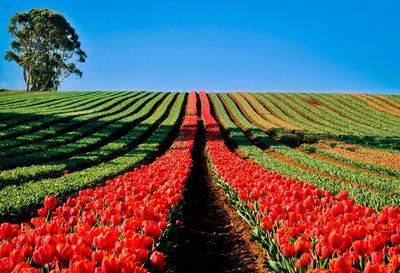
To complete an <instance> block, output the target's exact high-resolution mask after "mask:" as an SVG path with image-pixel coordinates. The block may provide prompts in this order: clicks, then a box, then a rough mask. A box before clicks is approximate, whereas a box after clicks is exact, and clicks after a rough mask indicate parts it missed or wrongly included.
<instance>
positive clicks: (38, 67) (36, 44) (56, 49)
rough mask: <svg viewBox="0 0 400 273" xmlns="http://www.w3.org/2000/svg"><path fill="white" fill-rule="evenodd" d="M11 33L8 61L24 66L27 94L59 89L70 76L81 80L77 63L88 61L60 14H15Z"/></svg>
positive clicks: (42, 12) (32, 10) (73, 31)
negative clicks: (10, 48) (74, 60)
mask: <svg viewBox="0 0 400 273" xmlns="http://www.w3.org/2000/svg"><path fill="white" fill-rule="evenodd" d="M8 31H9V32H10V33H11V36H12V38H13V40H12V42H11V47H12V50H10V51H7V53H6V56H5V58H6V60H8V61H15V62H16V63H17V64H18V65H19V66H21V67H22V72H23V77H24V81H25V90H26V91H47V90H57V89H58V88H59V86H60V84H61V82H62V81H64V80H65V79H67V78H68V77H70V76H71V75H78V76H79V77H82V71H80V70H79V69H78V68H77V66H76V64H75V63H74V62H73V61H72V59H73V58H74V57H77V61H78V62H85V61H86V57H87V56H86V53H85V52H84V51H83V50H82V49H81V48H80V47H81V44H80V42H79V37H78V35H77V34H76V33H75V30H74V28H72V27H71V25H70V24H69V23H68V22H67V20H66V19H65V18H64V16H62V15H61V14H60V13H58V12H54V11H51V10H49V9H45V8H44V9H37V8H34V9H31V10H29V11H27V12H23V13H17V14H15V15H14V16H13V17H12V18H11V20H10V25H9V28H8Z"/></svg>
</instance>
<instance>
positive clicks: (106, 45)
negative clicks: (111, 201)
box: [0, 0, 400, 93]
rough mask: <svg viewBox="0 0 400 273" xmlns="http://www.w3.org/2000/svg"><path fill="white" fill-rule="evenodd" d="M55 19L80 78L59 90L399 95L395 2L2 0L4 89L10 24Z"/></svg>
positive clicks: (399, 21)
mask: <svg viewBox="0 0 400 273" xmlns="http://www.w3.org/2000/svg"><path fill="white" fill-rule="evenodd" d="M33 7H47V8H49V9H52V10H56V11H59V12H61V13H62V14H63V15H64V16H65V17H66V18H67V20H68V21H69V22H70V23H71V25H72V26H73V27H74V28H75V29H76V31H77V33H78V34H79V36H80V40H81V43H82V49H83V50H85V51H86V53H87V55H88V59H87V63H85V64H83V65H80V68H81V70H82V71H83V78H82V79H79V78H74V79H70V80H68V81H66V82H65V83H63V84H62V86H61V88H62V89H63V90H155V91H156V90H157V91H158V90H160V91H162V90H169V91H170V90H177V91H184V90H192V89H196V90H199V89H205V90H208V91H234V90H236V91H237V90H240V91H244V90H246V91H341V92H349V91H359V92H360V91H362V92H386V93H400V92H399V91H400V18H399V16H400V1H395V0H393V1H369V0H364V1H341V0H337V1H320V0H315V1H294V0H293V1H290V0H287V1H277V0H273V1H267V0H265V1H251V0H249V1H244V0H243V1H232V0H227V1H224V0H223V1H217V0H214V1H211V0H210V1H209V0H202V1H190V0H182V1H175V0H168V1H166V0H164V1H156V0H153V1H132V0H131V1H128V0H124V1H122V0H113V1H103V0H98V1H92V0H85V1H76V0H56V1H55V0H18V1H16V0H0V12H1V15H0V87H6V88H22V87H23V80H22V73H21V70H20V69H19V68H18V67H17V65H16V64H14V63H8V62H6V61H5V60H4V57H3V56H4V54H5V52H6V50H7V49H9V47H10V45H9V44H10V36H9V34H8V32H7V25H8V22H9V18H11V16H12V15H13V14H14V13H16V12H22V11H27V10H28V9H30V8H33Z"/></svg>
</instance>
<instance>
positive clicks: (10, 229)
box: [0, 223, 18, 240]
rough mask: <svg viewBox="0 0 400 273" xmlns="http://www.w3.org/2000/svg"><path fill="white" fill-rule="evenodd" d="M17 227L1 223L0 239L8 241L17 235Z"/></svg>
mask: <svg viewBox="0 0 400 273" xmlns="http://www.w3.org/2000/svg"><path fill="white" fill-rule="evenodd" d="M17 227H18V225H12V224H9V223H3V224H1V226H0V239H5V240H10V239H12V238H13V237H14V236H15V235H17V233H18V228H17Z"/></svg>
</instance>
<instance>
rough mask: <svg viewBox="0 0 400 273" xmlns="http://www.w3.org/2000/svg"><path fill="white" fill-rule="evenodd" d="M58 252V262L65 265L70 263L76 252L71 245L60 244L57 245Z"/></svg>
mask: <svg viewBox="0 0 400 273" xmlns="http://www.w3.org/2000/svg"><path fill="white" fill-rule="evenodd" d="M56 250H57V253H56V254H57V258H58V260H59V261H60V262H62V263H65V264H67V263H69V261H70V260H71V258H72V256H73V254H74V250H73V248H72V247H71V246H70V245H65V244H59V245H57V247H56Z"/></svg>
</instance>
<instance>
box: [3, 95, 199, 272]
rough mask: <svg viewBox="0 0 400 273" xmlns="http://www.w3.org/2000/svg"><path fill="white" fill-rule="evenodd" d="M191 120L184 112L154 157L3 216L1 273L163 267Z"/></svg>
mask: <svg viewBox="0 0 400 273" xmlns="http://www.w3.org/2000/svg"><path fill="white" fill-rule="evenodd" d="M191 103H194V104H195V103H196V101H195V100H191ZM196 125H197V116H194V115H188V116H186V117H185V120H184V122H183V126H182V128H181V131H180V134H179V136H178V138H177V139H176V140H175V141H174V143H173V144H172V146H171V148H170V149H169V150H168V151H167V152H166V153H165V154H164V155H162V156H160V157H159V158H157V159H156V160H155V161H154V162H153V163H151V164H149V165H144V166H142V167H140V168H136V169H135V170H134V171H133V172H128V173H125V174H124V175H121V176H118V177H117V178H115V179H113V180H109V181H107V182H106V185H105V186H103V187H99V188H96V189H86V190H82V191H80V192H79V195H78V196H77V197H75V198H69V199H68V200H67V201H66V202H65V203H64V204H62V205H60V206H58V207H56V204H57V200H56V199H55V198H54V197H51V196H48V197H46V199H45V201H44V204H45V207H44V208H41V209H39V210H38V214H39V216H38V217H35V218H32V219H31V221H30V224H28V223H24V224H21V225H12V224H9V223H2V224H1V226H0V272H52V273H56V272H63V273H69V272H79V273H85V272H87V273H91V272H96V273H100V272H104V273H109V272H112V273H116V272H117V273H118V272H126V273H128V272H147V271H148V269H150V268H151V270H154V271H158V270H162V269H163V268H164V266H165V257H164V254H163V253H161V252H159V251H157V246H158V244H159V241H160V238H161V237H162V236H163V233H164V232H166V230H167V229H168V228H169V225H170V223H169V222H168V221H169V219H170V217H171V213H173V210H174V208H175V207H176V206H177V205H178V203H179V202H180V201H181V199H182V194H183V187H184V183H185V181H186V180H187V177H188V174H189V172H190V167H191V163H192V158H191V149H192V147H193V144H194V138H195V134H196Z"/></svg>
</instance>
